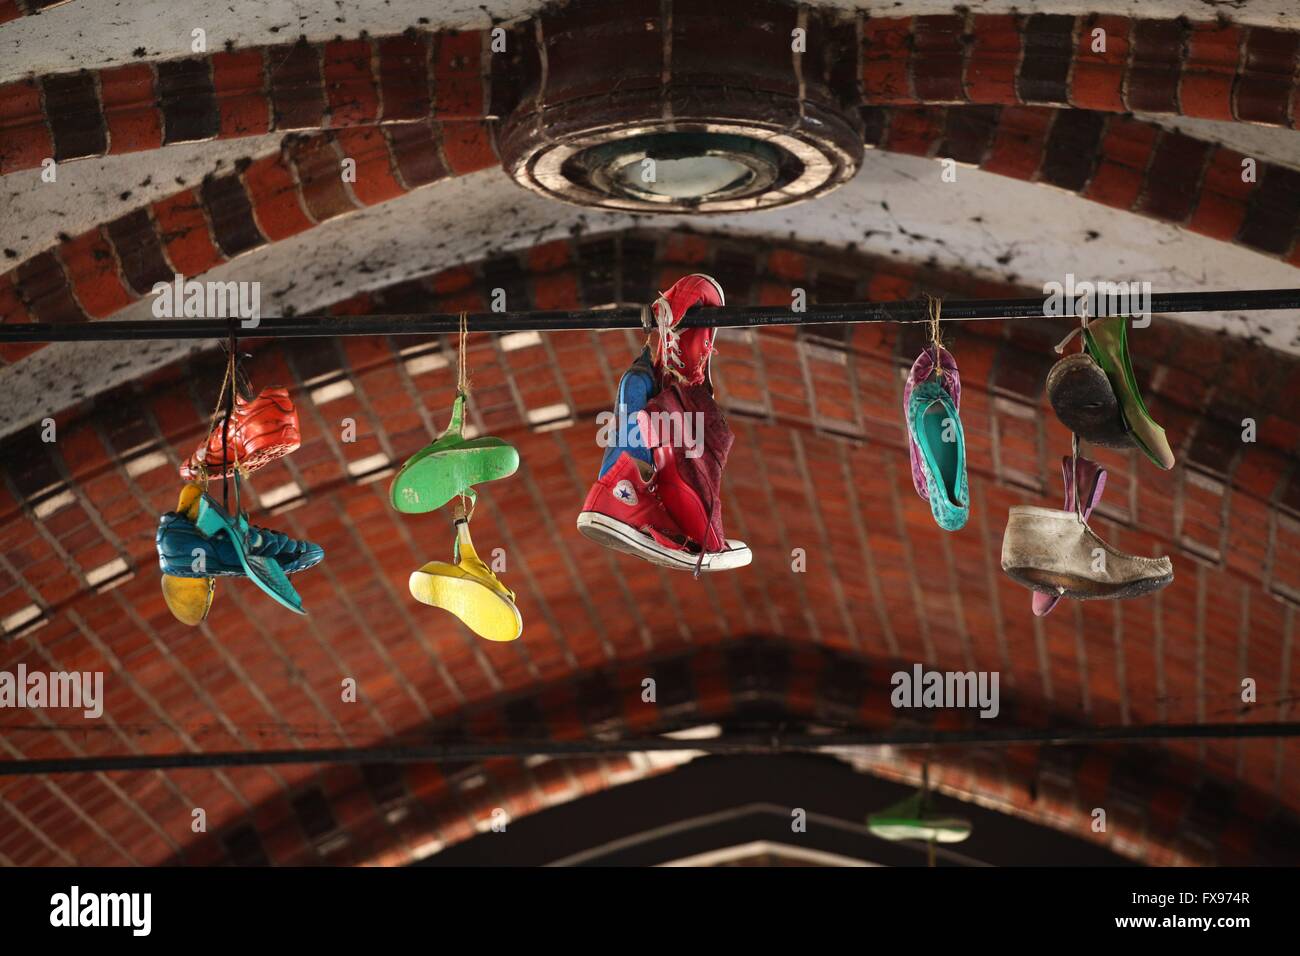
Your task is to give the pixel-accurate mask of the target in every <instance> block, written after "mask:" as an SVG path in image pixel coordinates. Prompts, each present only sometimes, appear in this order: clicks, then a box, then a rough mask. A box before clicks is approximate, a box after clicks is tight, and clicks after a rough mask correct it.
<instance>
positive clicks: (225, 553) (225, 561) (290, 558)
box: [155, 512, 325, 579]
mask: <svg viewBox="0 0 1300 956" xmlns="http://www.w3.org/2000/svg"><path fill="white" fill-rule="evenodd" d="M155 543H156V545H157V548H158V564H159V565H160V566H161V568H162V571H163V574H164V575H165V576H168V577H173V578H189V579H199V578H231V577H243V575H244V566H243V565H242V564H241V563H240V561H239V555H238V553H237V552H236V550H235V546H234V544H233V543H231V540H230V538H229V537H228V536H227V535H225V534H217V535H213V536H211V537H206V536H204V535H203V534H201V533H199V529H198V528H197V527H196V526H195V524H194V522H193V521H191V520H189V518H187V517H186V516H185V515H182V514H177V513H173V512H168V513H167V514H165V515H163V516H162V517H161V518H159V519H158V533H157V535H156V536H155ZM196 551H197V552H198V554H195V552H196ZM248 552H249V553H250V554H252V555H253V556H255V557H258V558H265V559H268V560H273V561H275V562H276V563H277V564H279V565H280V568H281V569H282V570H283V571H284V573H285V574H297V573H298V572H299V571H306V570H307V569H308V568H311V567H315V566H316V565H318V564H320V562H321V559H322V558H324V557H325V550H324V549H323V548H322V547H321V546H320V545H318V544H313V543H312V542H310V541H299V540H296V539H294V538H290V537H289V536H288V535H285V534H281V533H280V532H278V531H268V530H267V529H265V528H258V527H250V528H249V529H248ZM200 558H201V559H202V560H201V561H200ZM196 564H197V565H198V567H196V566H195V565H196Z"/></svg>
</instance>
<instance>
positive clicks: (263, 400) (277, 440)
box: [180, 388, 302, 481]
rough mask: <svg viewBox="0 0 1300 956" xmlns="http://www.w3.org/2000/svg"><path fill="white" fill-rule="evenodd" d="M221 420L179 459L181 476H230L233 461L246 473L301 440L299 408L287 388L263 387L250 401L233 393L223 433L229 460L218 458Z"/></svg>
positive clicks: (192, 478) (295, 446) (191, 478)
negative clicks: (195, 446) (226, 428)
mask: <svg viewBox="0 0 1300 956" xmlns="http://www.w3.org/2000/svg"><path fill="white" fill-rule="evenodd" d="M223 424H224V419H222V418H218V419H217V425H216V427H215V428H214V429H213V430H212V433H211V434H210V435H208V437H207V440H206V441H205V442H204V443H203V444H202V445H200V446H199V448H198V450H197V451H195V452H194V454H192V455H191V456H190V457H189V458H187V459H186V460H185V461H183V462H181V467H180V473H181V478H182V479H183V480H185V481H201V480H202V479H204V478H205V477H206V478H221V477H229V476H230V475H231V474H233V472H234V468H235V465H236V463H238V465H239V467H240V468H241V469H242V470H243V472H244V474H249V473H251V472H254V471H256V470H257V469H258V468H261V467H262V466H263V465H265V464H268V463H269V462H272V461H274V460H275V459H277V458H283V457H284V456H285V455H287V454H289V453H290V452H292V451H297V449H298V446H299V445H301V444H302V432H301V431H300V430H299V428H298V410H297V409H296V408H294V405H293V399H291V398H290V397H289V390H288V389H287V388H264V389H262V391H261V394H259V395H258V396H257V398H255V399H253V400H252V401H251V402H246V401H244V399H243V397H242V396H238V395H237V396H236V397H235V410H234V413H233V414H232V415H231V417H230V431H229V433H228V434H227V436H226V451H227V453H228V460H227V461H224V462H223V461H222V458H221V432H222V427H223Z"/></svg>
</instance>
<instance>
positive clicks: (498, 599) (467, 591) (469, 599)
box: [410, 508, 524, 641]
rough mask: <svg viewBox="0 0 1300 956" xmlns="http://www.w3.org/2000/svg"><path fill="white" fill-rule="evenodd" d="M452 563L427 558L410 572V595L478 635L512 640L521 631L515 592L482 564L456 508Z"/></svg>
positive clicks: (494, 639) (465, 524)
mask: <svg viewBox="0 0 1300 956" xmlns="http://www.w3.org/2000/svg"><path fill="white" fill-rule="evenodd" d="M457 511H458V514H457V517H456V546H455V550H454V561H455V564H447V563H445V562H443V561H430V562H429V563H428V564H426V565H425V566H424V567H422V568H420V569H419V570H418V571H412V572H411V580H410V589H411V596H412V597H413V598H415V599H416V600H417V601H419V602H420V603H421V604H428V605H430V606H432V607H440V608H442V609H443V610H444V611H450V612H451V613H452V614H454V615H456V616H457V617H458V618H460V619H461V621H462V622H464V624H465V626H466V627H468V628H469V629H470V630H471V631H473V632H474V633H475V634H477V635H478V636H479V637H482V638H485V639H487V640H489V641H513V640H515V639H516V638H517V637H519V635H520V634H522V633H523V631H524V621H523V618H522V617H520V615H519V608H517V607H515V593H514V592H513V591H511V590H510V589H509V588H508V587H506V586H505V585H504V584H502V583H501V581H500V580H498V578H497V576H496V575H495V574H493V573H492V569H491V568H489V567H488V566H487V565H486V564H484V563H483V560H482V559H481V558H480V557H479V556H478V552H477V551H475V550H474V542H473V541H471V540H470V536H469V518H467V517H465V516H464V515H463V513H460V512H461V509H459V508H458V509H457Z"/></svg>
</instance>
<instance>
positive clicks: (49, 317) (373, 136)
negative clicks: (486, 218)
mask: <svg viewBox="0 0 1300 956" xmlns="http://www.w3.org/2000/svg"><path fill="white" fill-rule="evenodd" d="M347 159H350V160H352V161H354V162H355V163H356V181H355V182H344V179H343V175H342V172H343V162H344V160H347ZM494 162H495V156H494V154H493V153H492V147H491V143H490V140H489V138H488V132H487V129H486V128H485V126H484V125H483V124H475V123H459V124H453V125H452V126H451V127H444V126H442V125H441V124H437V123H409V124H404V125H402V126H393V127H388V128H380V127H376V126H362V127H356V128H353V129H345V130H338V131H336V132H328V133H317V134H313V135H309V136H303V137H300V138H290V139H288V140H286V142H285V143H284V144H283V146H282V148H281V149H280V151H279V152H277V153H275V154H272V155H270V156H265V157H262V158H261V159H257V160H252V161H250V162H245V163H242V164H240V165H239V168H237V169H236V171H235V172H233V173H228V174H225V175H221V176H211V177H208V178H206V179H205V180H204V181H203V183H202V184H201V185H199V186H197V187H193V188H188V189H183V190H181V191H179V192H177V193H174V194H173V195H171V196H169V197H167V198H165V199H161V200H159V201H157V202H154V203H151V204H149V205H148V206H144V207H141V208H139V209H136V210H134V211H132V212H130V213H128V214H126V215H124V216H119V217H117V218H116V219H113V220H111V221H109V222H106V223H103V224H101V225H98V226H96V227H95V228H93V229H90V230H87V231H86V232H84V233H82V234H81V235H78V236H75V237H73V238H72V239H69V240H66V241H64V242H61V243H60V244H59V245H58V246H56V247H55V248H53V249H50V250H47V251H45V252H42V253H39V254H37V255H35V256H33V257H31V258H30V259H27V260H26V261H24V262H23V263H22V264H21V265H19V266H17V267H16V268H14V269H11V270H10V271H9V272H7V273H5V274H4V275H2V276H0V321H4V322H25V321H43V322H85V321H89V320H91V319H100V318H107V317H109V316H111V315H113V314H114V313H115V312H117V311H118V310H120V309H122V308H124V307H126V306H127V305H130V304H131V303H132V302H135V301H137V300H138V299H140V298H141V297H142V296H144V295H147V294H148V293H149V291H150V290H151V289H152V288H153V285H154V283H156V282H166V281H170V280H171V277H172V276H173V275H174V274H175V273H177V272H180V273H182V274H184V275H187V276H191V277H193V276H197V275H201V274H203V273H204V272H206V271H207V270H209V269H211V268H213V267H214V266H216V265H219V264H221V263H223V262H226V261H228V260H230V259H233V258H235V257H236V256H240V255H243V254H245V253H248V252H251V251H253V250H256V249H258V248H261V247H264V246H266V245H267V244H268V243H273V242H278V241H280V240H282V239H286V238H288V237H290V236H294V235H297V234H298V233H301V232H304V231H306V230H308V229H311V228H313V227H315V226H317V225H319V224H320V223H322V222H327V221H328V220H330V219H334V218H336V217H338V216H341V215H344V214H345V213H349V212H352V211H354V210H356V209H362V208H365V207H366V206H373V205H377V204H379V203H383V202H386V201H388V200H389V199H392V198H394V197H395V196H400V195H403V194H405V193H407V192H409V191H410V190H412V189H418V188H421V187H423V186H428V185H430V184H431V183H434V182H437V181H439V180H440V179H444V178H446V177H448V176H458V175H461V174H463V173H467V172H473V171H475V170H478V169H483V168H486V167H489V166H491V165H493V164H494ZM41 347H42V346H40V345H39V344H36V345H23V346H12V345H9V346H4V347H3V352H2V353H0V355H3V357H4V358H5V359H7V360H8V361H16V360H17V359H19V358H22V357H23V356H25V355H28V354H30V353H31V352H33V351H36V350H37V349H39V348H41Z"/></svg>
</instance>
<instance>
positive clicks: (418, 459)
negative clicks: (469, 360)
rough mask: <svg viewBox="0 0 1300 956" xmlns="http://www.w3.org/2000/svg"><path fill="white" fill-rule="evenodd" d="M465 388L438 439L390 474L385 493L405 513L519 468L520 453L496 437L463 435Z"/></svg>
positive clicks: (424, 508) (433, 506) (442, 501)
mask: <svg viewBox="0 0 1300 956" xmlns="http://www.w3.org/2000/svg"><path fill="white" fill-rule="evenodd" d="M464 426H465V393H464V392H458V393H457V395H456V402H455V404H453V405H452V407H451V422H450V423H448V425H447V429H446V430H445V431H444V432H443V433H442V434H441V435H439V436H438V437H437V439H436V440H435V441H434V442H433V443H432V444H429V445H426V446H425V447H424V448H421V449H420V450H419V451H417V452H416V453H415V454H414V455H412V456H411V457H410V458H408V459H407V460H406V463H405V464H404V465H402V467H401V470H400V471H398V473H397V474H396V475H394V476H393V483H392V484H391V485H390V486H389V489H388V497H389V501H391V502H392V504H393V507H394V508H395V509H397V510H398V511H400V512H402V513H403V514H424V513H425V512H427V511H436V510H437V509H439V508H441V507H442V506H443V505H445V504H446V503H447V502H449V501H451V499H452V498H455V497H456V496H457V495H460V494H463V493H464V492H465V491H466V490H467V489H468V488H470V487H471V486H473V485H477V484H481V483H483V482H485V481H494V480H496V479H498V478H509V477H510V476H511V475H513V474H514V473H515V472H516V471H517V470H518V468H519V452H518V451H516V450H515V447H514V446H513V445H510V444H507V443H506V442H505V441H503V440H502V439H500V438H493V437H492V436H490V435H488V436H484V437H482V438H470V439H467V438H466V437H465V433H464Z"/></svg>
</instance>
